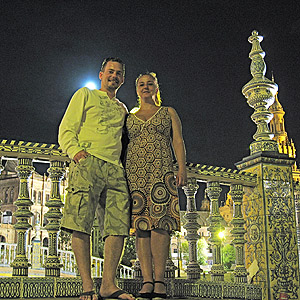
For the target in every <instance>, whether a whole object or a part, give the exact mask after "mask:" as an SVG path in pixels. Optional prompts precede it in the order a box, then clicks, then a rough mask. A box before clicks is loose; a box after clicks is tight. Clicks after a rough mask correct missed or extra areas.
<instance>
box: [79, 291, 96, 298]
mask: <svg viewBox="0 0 300 300" xmlns="http://www.w3.org/2000/svg"><path fill="white" fill-rule="evenodd" d="M94 295H96V296H97V294H96V292H95V291H88V292H83V293H81V294H80V296H79V299H81V300H83V299H87V300H94ZM97 299H98V296H97Z"/></svg>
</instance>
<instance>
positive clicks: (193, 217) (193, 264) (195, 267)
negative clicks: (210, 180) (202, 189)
mask: <svg viewBox="0 0 300 300" xmlns="http://www.w3.org/2000/svg"><path fill="white" fill-rule="evenodd" d="M198 188H199V186H198V184H197V181H196V179H195V178H189V179H188V184H187V185H186V186H185V187H184V188H183V189H184V193H185V195H186V198H187V208H186V214H185V215H184V218H185V219H186V224H185V225H184V226H183V227H184V228H185V229H186V230H187V235H186V237H185V239H186V240H187V241H188V243H189V264H188V265H187V270H186V273H187V277H188V279H198V278H200V274H201V272H202V271H203V270H202V269H201V268H200V266H199V264H198V262H197V241H198V239H199V235H198V234H197V231H198V229H199V228H200V225H199V223H198V222H197V218H198V213H197V210H196V203H195V195H196V192H197V190H198Z"/></svg>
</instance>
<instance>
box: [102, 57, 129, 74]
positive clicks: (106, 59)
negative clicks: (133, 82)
mask: <svg viewBox="0 0 300 300" xmlns="http://www.w3.org/2000/svg"><path fill="white" fill-rule="evenodd" d="M109 61H113V62H118V63H119V64H121V65H122V69H123V75H125V64H124V62H123V61H122V60H121V59H120V58H119V57H107V58H105V59H104V61H103V63H102V66H101V70H100V71H101V72H103V71H104V68H105V66H106V64H107V63H108V62H109Z"/></svg>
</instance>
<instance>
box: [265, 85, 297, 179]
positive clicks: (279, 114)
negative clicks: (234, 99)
mask: <svg viewBox="0 0 300 300" xmlns="http://www.w3.org/2000/svg"><path fill="white" fill-rule="evenodd" d="M273 80H274V79H273ZM269 111H270V112H271V113H272V114H273V118H272V120H271V121H270V130H271V132H272V133H273V134H274V137H273V140H275V141H277V143H278V150H279V153H284V154H287V155H288V156H289V157H292V158H296V147H295V144H294V142H293V140H289V138H288V134H287V132H286V131H285V123H284V115H285V111H284V110H283V108H282V105H281V104H280V102H279V100H278V93H277V94H276V96H275V101H274V103H273V104H272V105H271V106H270V108H269ZM292 170H293V178H294V180H295V181H298V182H299V181H300V169H299V168H298V166H297V163H296V162H295V163H294V165H293V167H292Z"/></svg>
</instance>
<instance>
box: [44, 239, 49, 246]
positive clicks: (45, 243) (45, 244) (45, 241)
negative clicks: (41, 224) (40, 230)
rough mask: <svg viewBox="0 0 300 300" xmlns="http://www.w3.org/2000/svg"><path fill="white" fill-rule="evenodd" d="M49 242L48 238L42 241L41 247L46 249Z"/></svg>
mask: <svg viewBox="0 0 300 300" xmlns="http://www.w3.org/2000/svg"><path fill="white" fill-rule="evenodd" d="M48 243H49V240H48V238H44V239H43V247H48Z"/></svg>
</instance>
